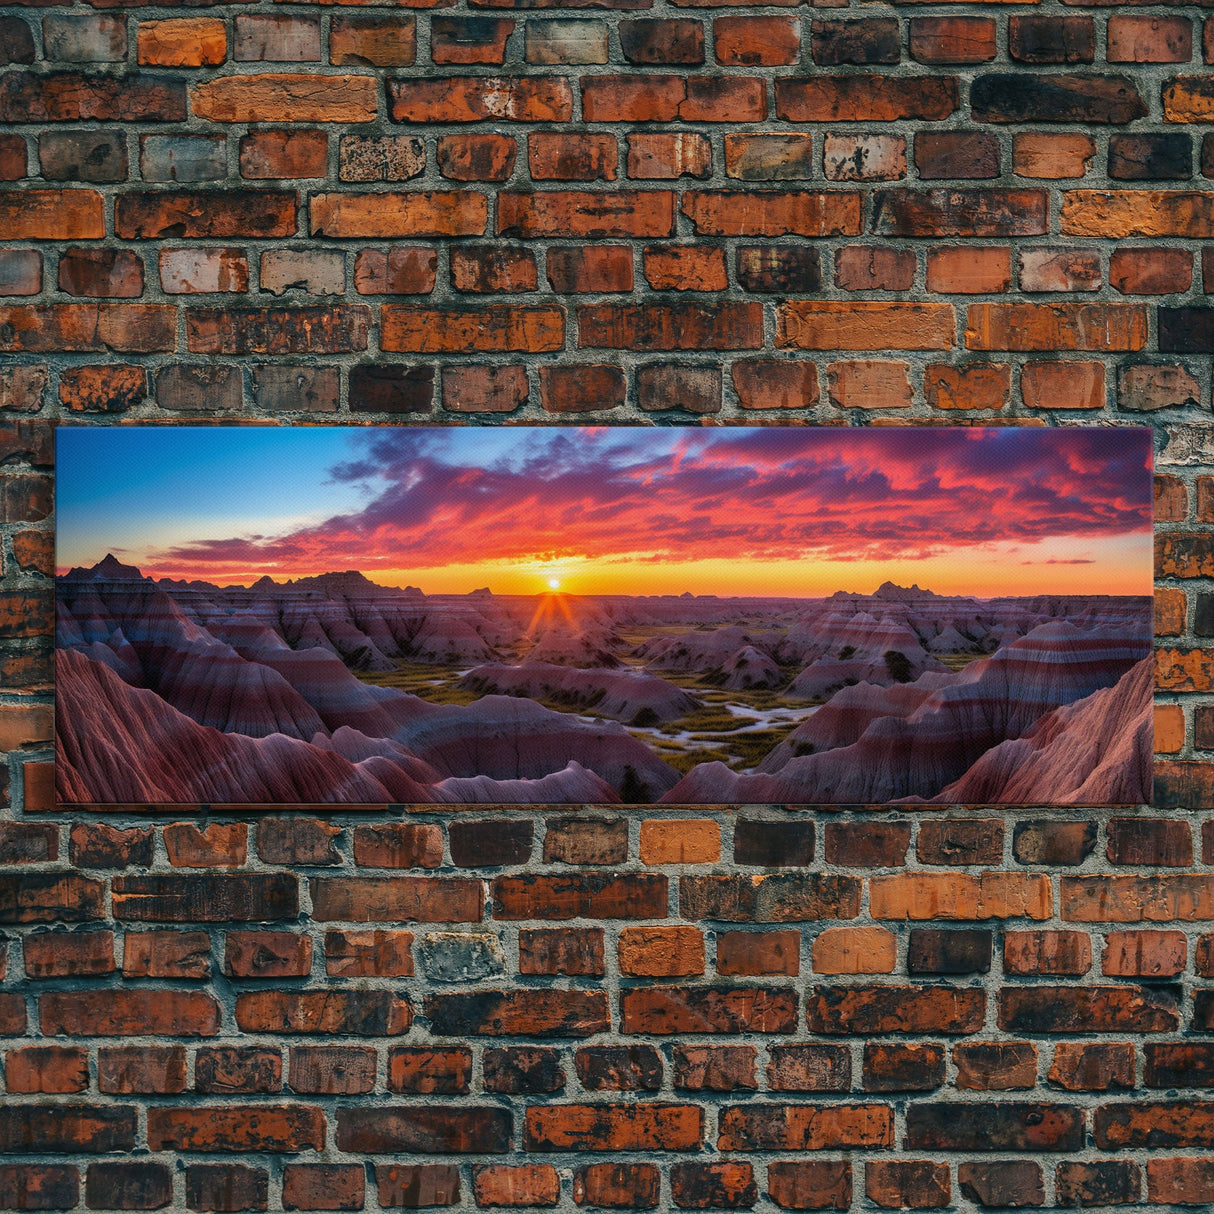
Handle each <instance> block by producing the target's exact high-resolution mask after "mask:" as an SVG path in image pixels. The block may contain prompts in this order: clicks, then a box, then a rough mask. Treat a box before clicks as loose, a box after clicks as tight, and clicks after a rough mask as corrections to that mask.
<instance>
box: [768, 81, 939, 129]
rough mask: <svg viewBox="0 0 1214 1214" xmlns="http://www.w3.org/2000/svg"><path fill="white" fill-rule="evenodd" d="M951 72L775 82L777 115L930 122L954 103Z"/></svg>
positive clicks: (828, 119)
mask: <svg viewBox="0 0 1214 1214" xmlns="http://www.w3.org/2000/svg"><path fill="white" fill-rule="evenodd" d="M958 104H959V102H958V92H957V80H956V78H955V77H951V76H907V77H898V76H878V75H874V74H871V73H867V72H857V73H855V74H854V75H847V76H833V75H826V74H823V75H818V76H809V77H799V78H797V79H789V78H785V79H777V80H776V114H777V116H778V117H780V118H783V119H784V120H785V121H786V122H893V121H896V120H897V119H900V118H918V119H926V120H928V121H934V120H938V119H942V118H947V117H948V116H949V115H950V114H952V113H953V112H954V111H955V110H956V109H957V106H958Z"/></svg>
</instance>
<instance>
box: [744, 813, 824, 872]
mask: <svg viewBox="0 0 1214 1214" xmlns="http://www.w3.org/2000/svg"><path fill="white" fill-rule="evenodd" d="M733 858H734V863H735V864H749V865H757V866H761V867H763V868H803V867H805V866H806V865H808V864H811V863H812V862H813V858H814V824H813V823H812V822H797V821H790V822H769V821H766V820H765V819H763V818H739V819H738V820H737V822H736V823H735V824H734V832H733Z"/></svg>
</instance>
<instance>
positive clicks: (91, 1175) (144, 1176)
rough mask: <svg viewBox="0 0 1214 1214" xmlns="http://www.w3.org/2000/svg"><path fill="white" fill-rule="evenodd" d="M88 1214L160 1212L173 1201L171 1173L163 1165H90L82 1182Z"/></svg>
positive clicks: (125, 1161) (127, 1161) (126, 1162)
mask: <svg viewBox="0 0 1214 1214" xmlns="http://www.w3.org/2000/svg"><path fill="white" fill-rule="evenodd" d="M84 1200H85V1202H86V1204H87V1205H88V1207H89V1209H90V1210H109V1209H115V1210H159V1209H163V1208H164V1207H165V1206H167V1205H168V1204H169V1203H170V1202H171V1201H172V1200H173V1173H172V1172H171V1171H170V1169H169V1168H167V1167H166V1166H165V1165H164V1164H162V1163H145V1162H143V1161H135V1160H124V1161H123V1162H122V1163H90V1164H89V1166H88V1172H87V1173H86V1175H85V1182H84Z"/></svg>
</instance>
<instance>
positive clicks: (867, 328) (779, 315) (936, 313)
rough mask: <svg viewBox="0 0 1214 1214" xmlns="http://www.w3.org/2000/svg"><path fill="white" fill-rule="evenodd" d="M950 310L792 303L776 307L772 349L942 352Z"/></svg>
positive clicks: (948, 340)
mask: <svg viewBox="0 0 1214 1214" xmlns="http://www.w3.org/2000/svg"><path fill="white" fill-rule="evenodd" d="M955 323H956V322H955V319H954V314H953V309H952V306H951V305H949V304H939V303H901V302H885V301H876V300H854V301H847V302H843V303H836V302H834V301H829V302H823V301H817V300H815V301H799V300H798V301H794V302H791V303H782V304H779V305H777V308H776V326H777V327H776V346H777V347H778V348H788V347H795V348H798V349H802V350H946V349H949V348H950V347H952V346H953V345H954V344H955Z"/></svg>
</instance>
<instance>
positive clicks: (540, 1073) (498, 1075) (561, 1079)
mask: <svg viewBox="0 0 1214 1214" xmlns="http://www.w3.org/2000/svg"><path fill="white" fill-rule="evenodd" d="M482 1068H483V1074H484V1084H485V1091H486V1092H505V1093H509V1094H512V1095H518V1094H522V1093H527V1094H534V1093H538V1092H559V1091H560V1090H561V1089H562V1088H563V1087H564V1086H565V1071H564V1069H563V1068H562V1067H561V1056H560V1054H559V1053H558V1052H557V1051H556V1050H551V1049H541V1048H537V1047H531V1048H515V1047H511V1048H508V1049H487V1050H486V1051H485V1053H484V1057H483V1058H482Z"/></svg>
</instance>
